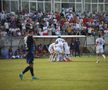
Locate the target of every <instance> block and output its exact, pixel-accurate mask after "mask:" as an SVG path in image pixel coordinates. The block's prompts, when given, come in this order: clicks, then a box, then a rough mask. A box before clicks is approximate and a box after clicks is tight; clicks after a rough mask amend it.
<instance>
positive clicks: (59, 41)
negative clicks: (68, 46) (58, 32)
mask: <svg viewBox="0 0 108 90" xmlns="http://www.w3.org/2000/svg"><path fill="white" fill-rule="evenodd" d="M64 41H65V40H64V39H63V38H61V36H58V38H57V39H56V40H55V42H56V43H63V42H64Z"/></svg>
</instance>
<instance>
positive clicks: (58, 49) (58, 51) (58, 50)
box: [55, 47, 63, 54]
mask: <svg viewBox="0 0 108 90" xmlns="http://www.w3.org/2000/svg"><path fill="white" fill-rule="evenodd" d="M55 52H56V53H57V54H61V53H63V50H62V49H61V48H59V47H56V48H55Z"/></svg>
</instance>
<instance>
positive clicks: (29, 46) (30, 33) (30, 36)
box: [19, 30, 37, 80]
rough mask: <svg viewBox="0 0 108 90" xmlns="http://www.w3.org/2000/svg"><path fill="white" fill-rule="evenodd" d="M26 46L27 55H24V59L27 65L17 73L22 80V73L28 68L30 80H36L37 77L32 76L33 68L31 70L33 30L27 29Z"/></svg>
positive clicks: (33, 42)
mask: <svg viewBox="0 0 108 90" xmlns="http://www.w3.org/2000/svg"><path fill="white" fill-rule="evenodd" d="M25 43H26V48H27V55H26V61H27V64H28V66H27V67H26V68H25V69H24V70H23V71H22V72H21V73H20V74H19V78H20V79H21V80H22V79H23V75H24V74H25V73H26V72H27V71H29V70H30V73H31V76H32V80H36V79H37V78H36V77H35V76H34V70H33V60H34V54H33V47H34V44H35V41H34V39H33V31H32V30H30V31H28V35H27V36H26V41H25Z"/></svg>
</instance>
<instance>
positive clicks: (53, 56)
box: [48, 43, 55, 61]
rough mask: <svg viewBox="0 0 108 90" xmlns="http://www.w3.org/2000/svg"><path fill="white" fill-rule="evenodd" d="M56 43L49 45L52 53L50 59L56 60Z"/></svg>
mask: <svg viewBox="0 0 108 90" xmlns="http://www.w3.org/2000/svg"><path fill="white" fill-rule="evenodd" d="M54 49H55V43H52V44H50V45H49V48H48V51H49V53H50V60H51V61H55V50H54Z"/></svg>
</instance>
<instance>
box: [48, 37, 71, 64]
mask: <svg viewBox="0 0 108 90" xmlns="http://www.w3.org/2000/svg"><path fill="white" fill-rule="evenodd" d="M48 51H49V53H50V60H51V61H53V62H54V61H58V62H59V61H66V62H67V61H71V59H70V58H69V55H70V47H69V45H68V43H67V42H66V41H65V40H64V39H62V38H61V37H60V36H58V38H57V39H56V40H55V42H53V43H52V44H50V45H49V48H48Z"/></svg>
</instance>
